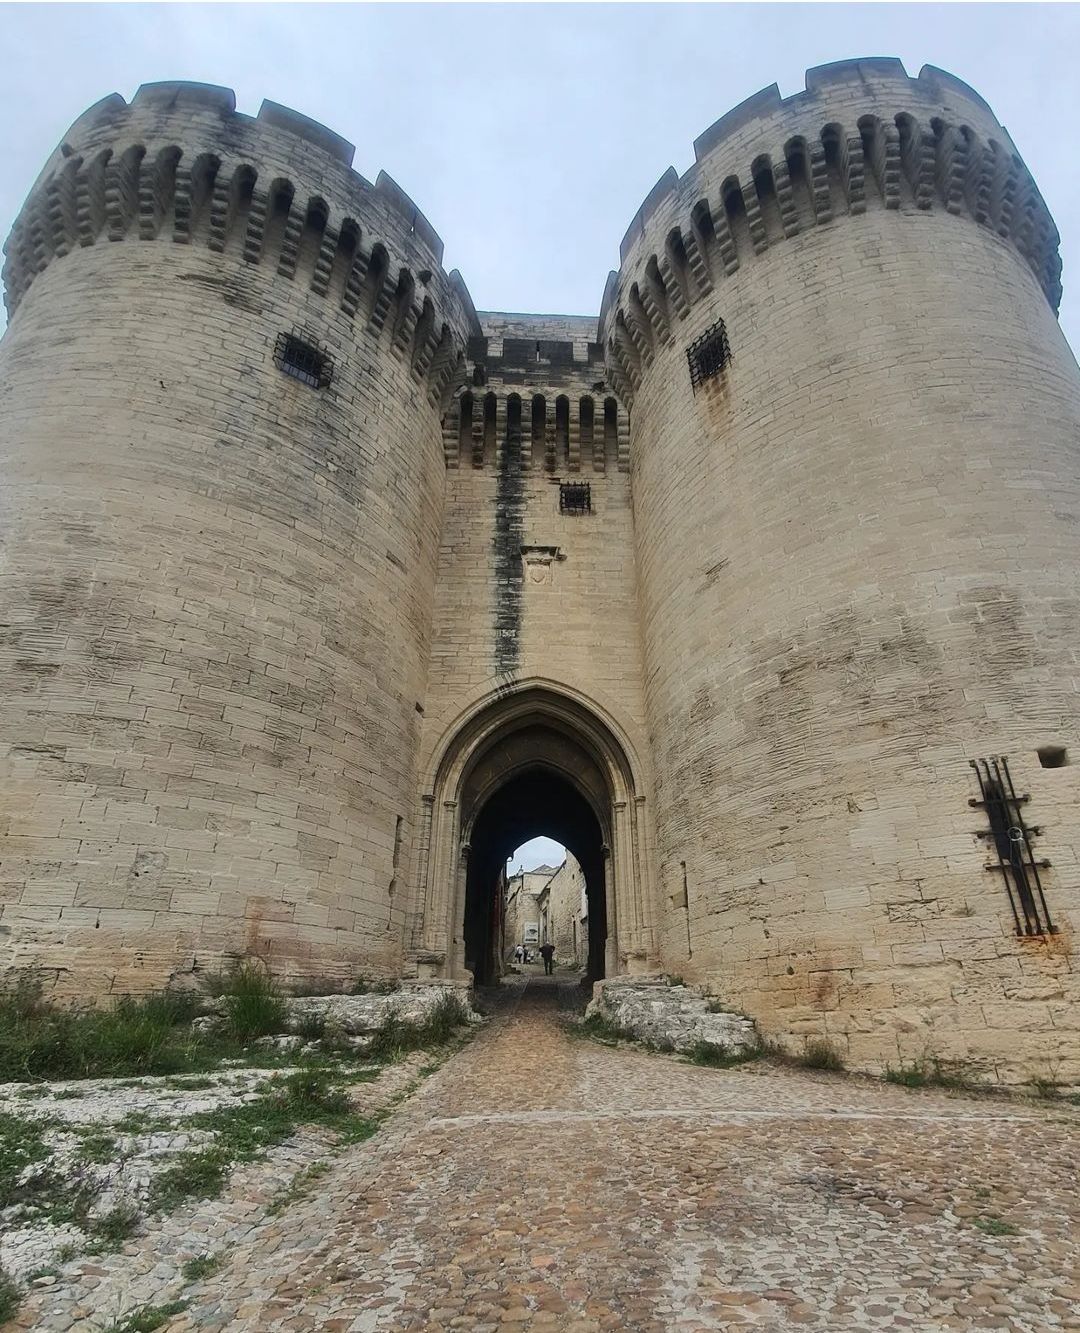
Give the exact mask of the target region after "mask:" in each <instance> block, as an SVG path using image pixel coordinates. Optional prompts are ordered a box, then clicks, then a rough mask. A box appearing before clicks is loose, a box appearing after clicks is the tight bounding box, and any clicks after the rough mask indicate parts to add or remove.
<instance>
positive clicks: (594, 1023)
mask: <svg viewBox="0 0 1080 1333" xmlns="http://www.w3.org/2000/svg"><path fill="white" fill-rule="evenodd" d="M572 1031H576V1032H581V1033H583V1034H584V1035H585V1036H586V1037H592V1038H593V1039H594V1040H596V1041H602V1042H605V1043H606V1044H608V1045H613V1044H614V1043H615V1042H617V1041H632V1040H633V1034H632V1033H629V1032H625V1031H624V1030H623V1029H622V1028H621V1027H620V1026H619V1025H618V1023H614V1022H612V1020H611V1019H610V1018H608V1017H607V1015H606V1014H596V1013H593V1014H589V1016H588V1017H587V1018H583V1019H582V1020H581V1022H580V1023H576V1024H574V1027H573V1029H572Z"/></svg>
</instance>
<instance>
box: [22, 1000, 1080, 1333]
mask: <svg viewBox="0 0 1080 1333" xmlns="http://www.w3.org/2000/svg"><path fill="white" fill-rule="evenodd" d="M505 989H506V992H507V997H506V998H505V999H504V1000H503V1001H502V1003H501V1004H500V1006H499V1010H498V1012H497V1013H496V1015H495V1017H494V1019H493V1021H492V1022H491V1023H490V1024H489V1025H488V1027H487V1028H486V1029H485V1030H484V1031H482V1032H481V1033H480V1034H479V1036H478V1037H477V1038H476V1039H475V1040H474V1041H473V1043H472V1044H471V1045H470V1046H469V1047H467V1048H466V1049H465V1050H464V1051H463V1052H462V1053H461V1054H459V1055H457V1056H456V1057H454V1058H453V1059H452V1060H450V1061H448V1062H447V1063H446V1064H445V1065H443V1067H442V1068H441V1069H440V1070H439V1071H438V1072H437V1073H436V1074H434V1075H433V1076H432V1077H430V1078H429V1079H428V1080H427V1081H426V1082H425V1083H424V1084H423V1085H422V1086H421V1088H420V1090H419V1091H418V1092H417V1093H416V1094H414V1096H413V1097H412V1098H411V1100H409V1101H408V1102H407V1103H405V1104H404V1105H403V1107H402V1108H401V1109H400V1110H399V1111H398V1112H397V1113H396V1114H395V1115H394V1117H393V1118H392V1120H391V1121H390V1122H389V1123H388V1124H387V1126H386V1127H385V1128H384V1129H383V1130H382V1131H380V1133H379V1134H378V1135H377V1136H376V1138H374V1139H372V1140H370V1141H369V1142H368V1143H365V1144H362V1145H359V1146H357V1147H355V1148H352V1149H349V1150H348V1151H347V1152H346V1153H345V1154H343V1155H341V1156H339V1157H337V1158H336V1159H335V1160H334V1161H333V1164H332V1166H331V1169H330V1172H329V1174H327V1175H326V1176H324V1177H323V1178H322V1179H321V1180H319V1182H318V1185H317V1187H316V1190H315V1192H314V1193H313V1194H312V1195H310V1196H309V1197H307V1198H304V1199H301V1200H299V1201H298V1202H296V1203H295V1204H294V1205H293V1206H292V1207H291V1208H290V1209H288V1210H287V1211H285V1212H284V1213H281V1214H279V1215H277V1216H274V1217H269V1216H267V1215H266V1213H265V1197H264V1196H265V1189H266V1186H265V1184H264V1185H262V1186H259V1187H258V1188H257V1189H256V1190H255V1194H254V1195H252V1194H248V1195H247V1196H245V1194H244V1191H243V1182H241V1188H240V1190H239V1192H237V1191H233V1192H232V1193H231V1195H230V1199H231V1202H230V1204H229V1206H228V1207H227V1208H225V1209H224V1210H223V1211H222V1210H221V1208H220V1206H219V1211H218V1212H217V1213H213V1212H212V1211H208V1210H209V1205H205V1204H204V1205H201V1206H198V1207H195V1208H193V1209H192V1210H191V1211H190V1212H189V1213H188V1214H187V1215H185V1216H182V1215H180V1214H174V1215H173V1217H171V1218H169V1219H166V1220H165V1221H164V1222H162V1223H161V1224H159V1225H158V1226H157V1227H156V1228H155V1229H154V1230H152V1231H151V1232H150V1234H148V1235H147V1236H145V1237H143V1238H141V1239H140V1240H139V1241H137V1242H136V1243H135V1244H133V1245H131V1246H129V1247H128V1252H127V1253H126V1254H124V1255H117V1256H113V1257H112V1258H110V1259H102V1260H101V1261H99V1262H98V1263H97V1264H95V1265H92V1266H91V1267H92V1268H93V1270H94V1271H93V1272H92V1273H90V1274H86V1273H83V1274H82V1275H81V1276H79V1277H78V1278H77V1280H76V1281H75V1282H74V1285H70V1282H69V1286H68V1287H67V1288H57V1289H53V1290H51V1291H49V1292H35V1293H33V1294H32V1295H31V1297H30V1299H29V1300H28V1302H27V1304H26V1306H25V1307H24V1311H23V1313H22V1314H21V1316H20V1319H19V1322H18V1326H19V1327H25V1328H29V1327H41V1328H58V1329H60V1328H68V1327H76V1326H77V1327H79V1328H87V1329H90V1328H95V1327H105V1326H108V1324H109V1323H110V1322H111V1321H112V1320H115V1319H117V1318H118V1313H119V1312H122V1311H123V1310H125V1309H126V1310H130V1309H131V1308H134V1307H135V1306H136V1305H137V1304H140V1303H147V1304H148V1303H158V1304H164V1303H166V1302H167V1301H170V1300H176V1299H185V1300H187V1301H188V1302H189V1304H188V1307H187V1309H186V1311H185V1312H184V1313H182V1314H179V1315H177V1316H175V1317H173V1318H172V1320H171V1321H170V1322H169V1323H168V1324H167V1325H165V1327H167V1328H168V1329H169V1330H170V1331H171V1333H179V1331H180V1330H196V1329H197V1330H215V1329H235V1330H260V1331H262V1330H307V1329H312V1330H314V1329H319V1330H327V1331H328V1333H368V1331H369V1330H370V1331H377V1330H402V1331H403V1333H404V1331H405V1330H417V1331H418V1333H419V1331H420V1330H425V1331H426V1333H436V1331H437V1330H450V1329H467V1330H472V1331H473V1333H495V1330H515V1329H536V1330H540V1329H551V1330H559V1333H564V1331H565V1333H599V1330H606V1329H620V1330H622V1329H626V1330H634V1331H635V1333H639V1331H640V1333H665V1331H667V1330H678V1333H699V1331H700V1330H716V1329H720V1330H725V1329H733V1330H734V1329H743V1328H753V1329H759V1330H769V1331H770V1333H772V1331H773V1330H775V1331H777V1333H779V1331H780V1330H788V1329H800V1330H805V1329H809V1330H828V1331H829V1333H834V1331H835V1330H854V1331H855V1333H863V1331H864V1330H865V1331H866V1333H870V1331H871V1330H885V1329H912V1330H915V1331H916V1333H946V1331H951V1330H968V1329H970V1330H982V1329H1007V1330H1017V1331H1018V1333H1046V1331H1047V1330H1051V1329H1080V1226H1078V1223H1080V1199H1078V1194H1077V1187H1076V1181H1077V1177H1078V1170H1080V1147H1078V1139H1077V1134H1076V1131H1077V1127H1078V1125H1080V1113H1078V1111H1077V1109H1076V1108H1075V1107H1073V1106H1071V1105H1069V1104H1067V1103H1061V1104H1060V1105H1059V1104H1054V1103H1050V1104H1036V1103H1023V1102H1018V1101H1009V1100H1005V1099H1000V1098H976V1097H970V1096H954V1095H948V1094H945V1093H943V1092H939V1091H925V1090H923V1091H911V1090H907V1089H903V1088H896V1087H892V1086H889V1085H882V1084H877V1083H873V1082H871V1081H869V1080H861V1079H854V1078H846V1077H843V1076H834V1075H825V1074H812V1073H807V1072H800V1071H795V1070H791V1069H787V1068H778V1067H774V1066H769V1065H763V1064H756V1065H750V1066H744V1067H742V1068H740V1069H735V1070H714V1069H707V1068H698V1067H696V1066H693V1065H690V1064H687V1063H683V1062H680V1061H679V1060H678V1059H676V1058H674V1057H668V1056H660V1055H654V1054H650V1053H647V1052H644V1051H641V1050H637V1049H633V1048H627V1047H623V1046H620V1047H607V1046H603V1045H600V1044H597V1043H594V1042H591V1041H588V1040H586V1039H584V1038H580V1037H576V1036H573V1035H570V1034H568V1033H567V1032H566V1031H565V1030H564V1028H563V1027H562V1026H561V1025H560V1022H559V1014H558V1005H557V998H558V990H557V986H556V984H555V983H554V982H551V981H546V980H545V979H542V978H531V977H530V978H522V979H517V978H515V979H514V983H513V984H512V985H511V986H509V987H507V988H505ZM253 1179H254V1177H253ZM259 1189H262V1190H263V1196H259V1193H258V1190H259ZM200 1208H201V1210H202V1211H200ZM198 1245H201V1246H203V1247H204V1248H206V1249H209V1250H214V1251H216V1252H218V1251H224V1252H225V1253H226V1262H225V1263H224V1265H223V1267H222V1268H221V1269H220V1271H219V1272H218V1273H216V1274H215V1275H214V1276H213V1277H211V1278H209V1279H206V1280H203V1281H201V1282H195V1283H188V1284H186V1285H184V1284H183V1283H182V1281H181V1280H179V1279H178V1278H177V1276H176V1272H177V1263H178V1259H177V1257H176V1256H177V1255H178V1254H180V1255H182V1256H183V1257H186V1255H188V1254H190V1253H192V1247H193V1246H198ZM68 1280H69V1279H68V1275H66V1274H65V1281H68ZM76 1298H77V1300H76ZM73 1302H74V1303H73ZM65 1321H66V1322H65Z"/></svg>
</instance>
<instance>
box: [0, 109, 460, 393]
mask: <svg viewBox="0 0 1080 1333" xmlns="http://www.w3.org/2000/svg"><path fill="white" fill-rule="evenodd" d="M353 154H354V149H353V146H352V145H351V144H349V143H347V142H346V141H345V140H344V139H342V138H341V137H340V136H339V135H337V134H334V133H333V132H332V131H330V130H328V129H326V128H325V127H324V126H322V125H319V124H318V123H316V122H315V121H312V120H309V119H308V118H307V117H305V116H302V115H299V114H298V113H297V112H295V111H291V110H289V109H288V108H287V107H282V106H278V105H277V104H276V103H273V102H264V103H263V104H262V107H261V108H260V110H259V114H258V115H257V116H255V117H252V116H246V115H243V114H241V113H238V112H237V111H236V109H235V98H234V95H233V93H232V92H231V91H230V90H229V89H227V88H217V87H213V86H210V85H204V84H191V83H157V84H145V85H143V87H141V88H140V89H139V90H138V92H137V93H136V94H135V96H134V98H133V99H132V101H131V103H130V104H128V103H126V102H125V101H124V99H123V98H122V97H120V96H119V95H117V94H113V95H112V96H110V97H106V98H104V99H103V100H102V101H100V102H98V103H97V104H96V105H95V106H93V107H91V108H90V110H89V111H87V112H86V113H85V114H84V115H82V116H81V117H80V118H79V119H78V120H77V121H76V122H75V124H74V125H73V126H72V127H71V129H70V130H69V131H68V133H67V135H66V136H65V137H64V140H63V142H62V143H61V144H60V146H59V147H58V148H57V149H56V151H55V152H54V153H53V155H52V157H51V158H50V160H49V162H48V163H47V164H46V167H45V169H44V171H43V172H42V173H41V175H40V177H39V178H38V180H37V182H36V183H35V185H34V187H33V189H32V190H31V191H30V194H29V196H28V198H27V200H26V203H25V204H24V206H23V208H22V211H21V212H20V214H19V216H18V218H17V220H16V222H15V226H14V228H13V230H12V233H11V236H10V238H9V240H8V242H7V244H6V246H5V247H4V253H5V255H6V262H5V264H4V269H3V281H4V288H5V301H6V304H7V308H8V311H9V314H10V315H11V316H12V318H13V319H14V318H17V313H18V310H19V306H20V305H21V303H22V302H23V300H24V299H25V298H26V296H27V293H28V292H29V290H30V289H31V287H32V285H33V283H34V282H35V280H36V279H37V278H38V276H39V275H40V274H41V273H43V272H44V271H45V270H46V269H47V268H49V266H50V265H52V264H54V263H57V262H60V261H62V260H64V258H65V257H66V256H68V255H70V254H72V253H73V252H75V251H77V250H79V249H80V248H83V247H87V246H94V245H100V244H103V243H106V242H112V241H134V242H155V243H156V242H172V243H173V244H175V245H186V246H192V247H195V246H198V247H201V248H202V249H204V250H206V251H208V252H210V253H211V254H213V255H216V256H218V257H220V260H221V262H222V263H224V264H233V265H240V266H253V267H256V268H258V269H259V270H261V271H263V272H268V273H270V274H272V275H273V277H274V278H275V279H276V280H278V281H281V282H285V283H289V284H292V286H293V288H294V289H296V290H298V291H302V292H304V293H306V294H308V295H310V296H312V297H315V298H320V299H322V300H325V301H326V302H327V303H328V305H329V306H330V307H331V308H332V309H333V311H334V312H335V313H336V314H340V315H341V316H343V317H344V319H345V320H346V321H347V322H348V324H349V326H350V327H351V329H352V333H353V336H356V337H367V338H371V339H374V340H378V341H381V342H382V343H383V344H384V345H385V347H386V348H387V350H388V351H389V352H390V354H391V355H393V356H394V357H396V358H398V359H400V360H402V361H405V362H407V364H408V366H409V368H410V371H411V374H412V376H413V377H414V378H415V379H416V380H417V381H418V382H420V383H423V384H425V385H426V387H427V390H428V395H429V397H430V398H431V401H432V402H433V403H435V404H445V403H446V402H447V401H448V399H449V395H450V393H451V392H452V390H453V387H454V385H455V383H457V382H458V381H459V380H460V376H461V373H462V368H463V364H464V351H465V345H466V343H467V340H468V339H469V337H471V336H473V335H475V334H476V333H477V332H478V331H479V326H478V324H477V322H476V314H475V311H474V310H473V306H472V301H471V299H470V297H469V294H468V291H467V290H466V288H465V284H464V282H463V281H462V279H461V276H460V274H459V273H457V271H456V270H455V271H454V272H452V273H449V274H448V273H446V272H444V271H443V269H442V267H441V264H442V255H443V245H442V241H441V240H440V239H439V237H438V235H437V234H436V232H435V230H434V228H433V227H432V226H431V224H430V223H429V222H428V220H427V219H426V218H425V217H424V215H423V213H421V212H420V210H419V209H418V208H417V207H416V205H415V204H414V203H413V202H412V200H411V199H410V198H409V197H408V195H406V194H405V192H404V191H403V190H402V189H401V188H400V187H399V186H398V185H397V184H396V183H395V182H394V181H393V180H392V179H391V178H390V177H389V176H388V175H386V173H385V172H380V174H379V176H378V177H377V179H376V181H375V183H374V184H372V183H371V182H370V181H367V180H365V179H364V177H363V176H361V175H360V174H359V173H357V172H356V171H354V170H353V169H352V160H353Z"/></svg>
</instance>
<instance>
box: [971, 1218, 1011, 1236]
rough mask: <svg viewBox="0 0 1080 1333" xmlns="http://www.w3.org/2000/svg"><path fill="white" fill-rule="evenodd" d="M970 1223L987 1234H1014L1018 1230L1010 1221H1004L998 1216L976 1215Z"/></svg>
mask: <svg viewBox="0 0 1080 1333" xmlns="http://www.w3.org/2000/svg"><path fill="white" fill-rule="evenodd" d="M971 1225H972V1226H973V1227H978V1228H979V1230H980V1231H982V1232H985V1234H986V1235H987V1236H1015V1235H1017V1234H1018V1230H1019V1229H1018V1228H1017V1227H1014V1226H1013V1224H1012V1223H1011V1222H1005V1221H1003V1220H1002V1219H1001V1218H1000V1217H976V1218H974V1219H973V1220H972V1223H971Z"/></svg>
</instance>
